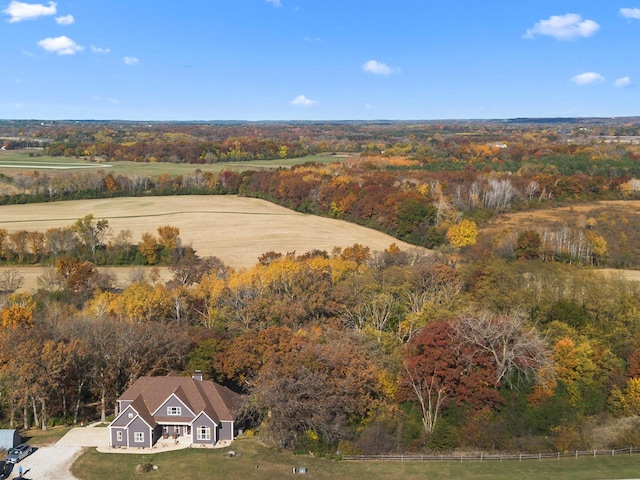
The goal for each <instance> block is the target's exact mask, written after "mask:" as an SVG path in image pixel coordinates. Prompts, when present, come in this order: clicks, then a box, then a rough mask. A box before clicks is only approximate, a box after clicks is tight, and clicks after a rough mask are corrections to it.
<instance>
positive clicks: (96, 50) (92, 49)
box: [91, 45, 111, 53]
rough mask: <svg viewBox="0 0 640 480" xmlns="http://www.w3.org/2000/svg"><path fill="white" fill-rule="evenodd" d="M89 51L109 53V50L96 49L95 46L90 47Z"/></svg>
mask: <svg viewBox="0 0 640 480" xmlns="http://www.w3.org/2000/svg"><path fill="white" fill-rule="evenodd" d="M91 51H92V52H93V53H109V52H111V49H110V48H101V47H96V46H95V45H91Z"/></svg>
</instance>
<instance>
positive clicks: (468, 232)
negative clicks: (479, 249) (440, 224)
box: [447, 220, 478, 247]
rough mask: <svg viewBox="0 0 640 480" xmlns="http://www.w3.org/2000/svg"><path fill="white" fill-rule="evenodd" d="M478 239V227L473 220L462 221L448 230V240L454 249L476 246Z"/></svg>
mask: <svg viewBox="0 0 640 480" xmlns="http://www.w3.org/2000/svg"><path fill="white" fill-rule="evenodd" d="M477 238H478V226H477V225H476V222H474V221H473V220H462V221H461V222H460V223H457V224H455V225H453V226H451V227H449V229H448V230H447V240H448V241H449V243H450V244H451V245H453V246H454V247H468V246H471V245H475V243H476V240H477Z"/></svg>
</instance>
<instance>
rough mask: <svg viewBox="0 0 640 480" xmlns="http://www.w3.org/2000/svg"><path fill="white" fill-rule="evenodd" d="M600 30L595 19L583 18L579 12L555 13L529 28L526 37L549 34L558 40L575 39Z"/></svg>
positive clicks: (588, 35)
mask: <svg viewBox="0 0 640 480" xmlns="http://www.w3.org/2000/svg"><path fill="white" fill-rule="evenodd" d="M598 30H600V25H598V24H597V23H596V22H594V21H593V20H582V17H581V16H580V15H578V14H577V13H567V14H566V15H553V16H551V17H549V18H548V19H547V20H540V21H539V22H537V23H536V24H535V25H534V26H533V28H529V29H528V30H527V32H526V33H525V34H524V38H535V37H536V36H537V35H548V36H550V37H553V38H555V39H556V40H575V39H576V38H580V37H584V38H586V37H590V36H591V35H593V34H595V33H596V32H597V31H598Z"/></svg>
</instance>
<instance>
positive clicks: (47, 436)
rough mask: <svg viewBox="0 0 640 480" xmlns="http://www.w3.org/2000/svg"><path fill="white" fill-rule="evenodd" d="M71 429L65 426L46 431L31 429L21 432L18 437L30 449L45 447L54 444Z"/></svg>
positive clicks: (50, 428)
mask: <svg viewBox="0 0 640 480" xmlns="http://www.w3.org/2000/svg"><path fill="white" fill-rule="evenodd" d="M71 428H72V427H69V426H66V425H65V426H59V427H49V428H48V429H47V430H40V429H38V428H32V429H29V430H21V431H20V436H21V437H22V441H24V442H27V443H28V444H29V445H31V446H32V447H45V446H47V445H53V444H54V443H56V442H57V441H58V440H60V439H61V438H62V437H64V436H65V434H66V433H67V432H68V431H69V430H71Z"/></svg>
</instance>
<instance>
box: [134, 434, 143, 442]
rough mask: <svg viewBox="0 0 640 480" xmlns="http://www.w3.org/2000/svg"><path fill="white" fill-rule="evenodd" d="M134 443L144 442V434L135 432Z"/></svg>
mask: <svg viewBox="0 0 640 480" xmlns="http://www.w3.org/2000/svg"><path fill="white" fill-rule="evenodd" d="M133 441H134V442H136V443H142V442H144V432H135V433H134V434H133Z"/></svg>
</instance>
